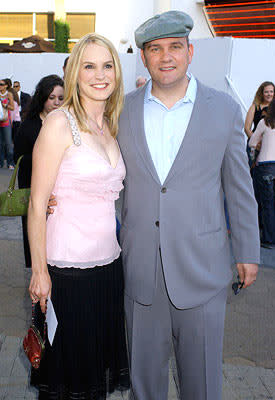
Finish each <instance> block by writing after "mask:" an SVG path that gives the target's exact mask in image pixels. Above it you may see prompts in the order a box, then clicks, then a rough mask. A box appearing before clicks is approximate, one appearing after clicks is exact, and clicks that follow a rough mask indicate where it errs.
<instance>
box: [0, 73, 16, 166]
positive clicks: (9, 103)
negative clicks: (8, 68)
mask: <svg viewBox="0 0 275 400" xmlns="http://www.w3.org/2000/svg"><path fill="white" fill-rule="evenodd" d="M0 101H1V103H2V106H3V107H4V108H6V109H7V110H8V119H7V120H6V121H0V168H3V166H4V161H5V157H6V159H7V167H8V168H9V169H14V165H13V143H12V122H11V114H10V112H11V111H13V109H14V101H13V94H12V93H11V92H10V91H8V85H7V83H6V82H5V79H0Z"/></svg>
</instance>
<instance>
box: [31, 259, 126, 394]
mask: <svg viewBox="0 0 275 400" xmlns="http://www.w3.org/2000/svg"><path fill="white" fill-rule="evenodd" d="M48 268H49V273H50V276H51V279H52V295H51V299H52V303H53V306H54V309H55V313H56V317H57V321H58V326H57V330H56V333H55V337H54V341H53V345H52V346H51V345H50V344H49V342H48V341H46V350H45V355H44V357H43V359H42V362H41V365H40V368H39V370H34V369H33V370H32V374H31V384H33V385H35V386H38V388H39V399H40V400H46V399H47V400H61V399H62V400H67V399H68V400H69V399H70V400H99V399H100V400H104V399H106V395H107V394H108V393H112V392H114V391H115V390H126V389H128V388H129V372H128V362H127V353H126V340H125V323H124V307H123V289H124V287H123V272H122V265H121V259H120V258H119V259H118V260H115V261H114V262H112V263H111V264H109V265H106V266H100V267H95V268H90V269H82V270H81V269H79V268H57V267H52V266H48ZM36 323H37V324H38V325H40V329H41V330H43V315H42V313H41V311H40V306H39V305H38V307H36Z"/></svg>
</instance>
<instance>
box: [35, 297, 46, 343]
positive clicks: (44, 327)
mask: <svg viewBox="0 0 275 400" xmlns="http://www.w3.org/2000/svg"><path fill="white" fill-rule="evenodd" d="M35 305H36V303H34V302H33V301H32V325H33V326H35ZM46 312H47V309H46ZM36 329H37V328H36ZM46 334H47V322H46V313H45V321H44V326H43V342H44V343H45V341H46Z"/></svg>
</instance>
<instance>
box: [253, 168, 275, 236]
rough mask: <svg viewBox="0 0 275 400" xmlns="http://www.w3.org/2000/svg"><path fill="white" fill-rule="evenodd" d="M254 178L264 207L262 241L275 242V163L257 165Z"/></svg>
mask: <svg viewBox="0 0 275 400" xmlns="http://www.w3.org/2000/svg"><path fill="white" fill-rule="evenodd" d="M254 179H255V181H256V184H257V187H258V190H259V200H260V203H261V207H262V228H263V236H262V241H263V242H265V243H274V244H275V191H274V190H275V163H264V164H260V165H258V166H257V167H255V171H254Z"/></svg>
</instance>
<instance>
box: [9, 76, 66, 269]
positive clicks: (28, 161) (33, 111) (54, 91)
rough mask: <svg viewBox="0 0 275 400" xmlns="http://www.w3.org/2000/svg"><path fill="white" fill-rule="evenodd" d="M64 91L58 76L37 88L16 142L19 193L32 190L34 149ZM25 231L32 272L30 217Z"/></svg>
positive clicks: (25, 249)
mask: <svg viewBox="0 0 275 400" xmlns="http://www.w3.org/2000/svg"><path fill="white" fill-rule="evenodd" d="M63 87H64V83H63V80H62V79H61V78H60V77H59V76H57V75H48V76H45V77H44V78H42V79H41V80H40V81H39V83H38V84H37V86H36V89H35V92H34V95H33V97H32V99H31V102H30V104H29V107H28V110H27V112H26V117H25V120H24V121H23V122H22V124H21V125H20V128H19V131H18V133H17V135H16V138H15V142H14V161H15V162H17V160H18V158H19V157H20V156H22V155H23V156H24V157H23V158H22V160H21V161H20V166H19V171H18V186H19V188H20V189H21V188H29V187H30V186H31V175H32V151H33V147H34V144H35V141H36V139H37V136H38V134H39V131H40V129H41V127H42V124H43V121H44V119H45V118H46V116H47V114H48V113H49V112H51V111H53V110H55V109H57V108H58V107H60V106H61V105H62V103H63V98H64V89H63ZM22 228H23V242H24V254H25V264H26V267H27V268H30V267H31V255H30V248H29V241H28V234H27V217H22Z"/></svg>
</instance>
